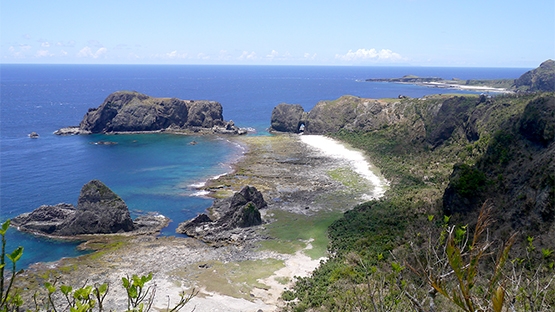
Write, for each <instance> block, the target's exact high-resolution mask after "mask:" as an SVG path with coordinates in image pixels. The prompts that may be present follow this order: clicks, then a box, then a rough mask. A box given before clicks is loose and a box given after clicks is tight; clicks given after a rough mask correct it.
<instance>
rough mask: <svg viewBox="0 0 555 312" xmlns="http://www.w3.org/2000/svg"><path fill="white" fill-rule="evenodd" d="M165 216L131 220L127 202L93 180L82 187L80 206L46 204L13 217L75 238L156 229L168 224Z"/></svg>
mask: <svg viewBox="0 0 555 312" xmlns="http://www.w3.org/2000/svg"><path fill="white" fill-rule="evenodd" d="M167 222H168V220H167V218H165V217H163V216H159V215H157V216H143V217H139V218H137V219H136V220H135V222H134V221H133V220H132V219H131V216H130V214H129V209H128V208H127V205H126V204H125V202H124V201H123V200H122V199H121V198H120V197H119V196H118V195H117V194H115V193H114V192H113V191H112V190H110V189H109V188H108V187H107V186H106V185H104V183H102V182H100V181H98V180H92V181H90V182H88V183H87V184H85V185H84V186H83V188H82V189H81V193H80V195H79V199H78V202H77V208H76V207H74V206H73V205H71V204H57V205H54V206H48V205H44V206H41V207H39V208H37V209H36V210H34V211H33V212H30V213H24V214H21V215H19V216H17V217H15V218H14V219H13V220H12V225H13V226H15V227H17V228H18V229H19V230H22V231H27V232H32V233H36V234H42V235H50V236H63V237H72V236H76V235H83V234H113V233H130V232H133V231H141V232H144V233H146V232H156V231H159V230H160V229H161V228H162V227H164V226H165V225H166V224H167Z"/></svg>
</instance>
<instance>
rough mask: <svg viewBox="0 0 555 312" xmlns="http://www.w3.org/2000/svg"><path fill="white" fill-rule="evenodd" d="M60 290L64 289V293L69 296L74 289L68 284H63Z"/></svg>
mask: <svg viewBox="0 0 555 312" xmlns="http://www.w3.org/2000/svg"><path fill="white" fill-rule="evenodd" d="M60 290H61V291H62V294H64V295H66V296H67V295H68V294H69V293H70V292H71V291H72V290H73V288H72V287H71V286H68V285H62V286H60Z"/></svg>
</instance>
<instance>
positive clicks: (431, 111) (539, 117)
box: [272, 93, 555, 240]
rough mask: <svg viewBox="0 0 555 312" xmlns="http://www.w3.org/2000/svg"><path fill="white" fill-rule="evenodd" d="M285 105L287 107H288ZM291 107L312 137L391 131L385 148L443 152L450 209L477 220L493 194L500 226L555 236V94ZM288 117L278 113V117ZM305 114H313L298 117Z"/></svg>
mask: <svg viewBox="0 0 555 312" xmlns="http://www.w3.org/2000/svg"><path fill="white" fill-rule="evenodd" d="M280 106H282V108H280V111H281V112H283V111H288V110H287V109H284V108H283V106H285V104H280ZM292 106H293V105H292ZM289 111H290V112H291V114H292V115H291V119H292V120H293V122H291V124H293V123H295V124H300V125H304V133H305V134H326V135H335V134H337V133H339V134H341V135H340V136H344V137H345V136H347V137H348V136H359V135H363V136H372V135H377V136H386V137H387V138H388V139H387V140H388V142H387V143H386V144H385V145H382V146H380V147H378V148H380V149H385V148H386V146H389V147H390V148H391V150H390V152H391V153H397V154H404V155H410V154H413V153H416V154H415V155H419V156H418V157H426V156H423V155H424V154H425V153H443V154H444V156H443V157H442V158H444V161H447V163H452V165H451V168H452V169H451V174H450V178H449V179H446V177H445V178H443V179H445V180H444V181H443V182H442V183H440V184H437V187H438V188H439V191H440V192H445V193H444V195H443V204H442V205H443V206H442V208H441V209H442V210H443V212H445V213H446V214H448V215H453V214H454V215H455V216H456V218H457V220H459V221H460V222H463V223H465V222H470V221H471V220H472V219H473V218H474V219H475V217H476V214H477V212H478V210H479V209H480V207H481V205H482V203H483V202H484V201H485V200H486V199H491V200H493V203H494V205H495V206H496V207H497V208H496V212H495V216H496V217H497V218H498V219H499V220H500V222H498V224H497V228H499V229H501V228H504V229H505V230H510V231H525V232H527V233H534V234H541V235H548V237H549V239H555V222H554V221H555V205H554V204H553V203H554V202H555V194H554V193H555V192H554V187H555V184H554V182H553V181H554V180H553V173H554V168H555V163H554V161H553V159H555V144H554V136H555V128H554V126H553V125H555V119H553V115H554V114H555V97H554V96H553V94H552V93H539V94H528V95H526V96H522V95H521V96H518V95H512V96H509V95H506V96H498V97H494V98H488V97H486V96H483V95H482V96H477V95H469V96H454V95H453V96H449V95H441V96H440V95H436V96H429V97H426V98H421V99H390V100H387V99H381V100H375V99H364V98H358V97H354V96H343V97H341V98H339V99H337V100H335V101H322V102H319V103H318V104H317V105H316V106H315V107H314V108H313V109H312V110H311V111H310V112H308V113H302V112H298V111H297V110H296V109H295V110H293V109H291V110H289ZM286 116H287V115H285V114H281V115H280V116H277V115H273V117H272V120H275V119H279V117H286ZM299 116H306V117H304V118H305V119H304V120H303V119H301V120H300V121H297V120H298V118H299ZM280 123H282V124H285V123H286V122H285V121H280ZM290 132H298V128H297V130H296V131H295V129H292V130H291V131H290ZM393 145H394V146H395V147H392V146H393ZM359 147H361V148H365V147H364V146H359ZM426 151H428V152H426ZM454 151H457V152H456V153H458V154H457V155H454V154H453V153H454ZM450 154H451V155H450ZM415 157H416V156H415ZM411 170H414V168H413V169H411ZM425 176H427V177H426V178H424V177H425ZM432 176H437V173H436V174H429V175H428V174H425V173H424V174H422V176H419V177H415V179H418V180H420V181H421V182H422V183H426V184H430V181H426V179H427V180H429V179H430V177H432ZM469 179H470V180H469ZM476 179H477V180H476ZM392 180H393V181H394V183H395V182H398V183H401V182H400V181H399V180H397V179H396V178H395V177H392ZM412 183H414V182H412ZM468 183H470V184H468ZM501 220H503V221H501ZM547 239H548V238H547V237H545V240H547Z"/></svg>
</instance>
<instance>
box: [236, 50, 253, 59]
mask: <svg viewBox="0 0 555 312" xmlns="http://www.w3.org/2000/svg"><path fill="white" fill-rule="evenodd" d="M237 59H238V60H255V59H256V53H255V52H250V53H249V52H247V51H243V53H242V54H241V55H240V56H239V57H238V58H237Z"/></svg>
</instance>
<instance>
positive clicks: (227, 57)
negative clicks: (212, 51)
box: [218, 50, 231, 61]
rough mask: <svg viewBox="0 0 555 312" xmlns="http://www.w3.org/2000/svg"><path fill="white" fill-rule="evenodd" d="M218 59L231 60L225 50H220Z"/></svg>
mask: <svg viewBox="0 0 555 312" xmlns="http://www.w3.org/2000/svg"><path fill="white" fill-rule="evenodd" d="M218 59H219V60H224V61H228V60H231V54H229V52H227V50H220V54H219V55H218Z"/></svg>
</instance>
